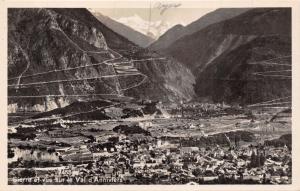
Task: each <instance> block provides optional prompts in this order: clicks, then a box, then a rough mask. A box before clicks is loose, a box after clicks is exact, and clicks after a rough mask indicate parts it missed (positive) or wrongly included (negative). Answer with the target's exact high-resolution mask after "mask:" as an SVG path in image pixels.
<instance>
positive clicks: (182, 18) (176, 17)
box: [94, 5, 215, 26]
mask: <svg viewBox="0 0 300 191" xmlns="http://www.w3.org/2000/svg"><path fill="white" fill-rule="evenodd" d="M174 6H176V5H174ZM149 7H150V6H149ZM162 9H163V8H162V7H160V6H159V5H152V8H151V9H149V8H94V10H95V11H97V12H100V13H101V14H103V15H105V16H108V17H110V18H113V19H115V20H119V19H120V18H126V17H132V16H134V15H138V16H139V17H141V18H142V19H143V20H146V21H149V20H150V21H151V22H154V21H164V22H169V23H171V26H173V25H176V24H183V25H187V24H189V23H191V22H193V21H195V20H197V19H199V18H200V17H201V16H203V15H205V14H207V13H209V12H211V11H214V10H215V9H212V8H181V7H180V6H178V7H171V8H169V9H167V10H165V11H163V12H162ZM150 10H151V11H150Z"/></svg>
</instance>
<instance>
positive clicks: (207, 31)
mask: <svg viewBox="0 0 300 191" xmlns="http://www.w3.org/2000/svg"><path fill="white" fill-rule="evenodd" d="M164 53H165V54H167V55H169V56H171V57H173V58H174V59H176V60H177V61H179V62H181V63H183V64H185V65H186V66H187V67H189V68H190V69H191V71H193V73H194V75H195V77H196V79H197V80H196V85H195V91H196V93H197V96H198V97H210V98H211V99H212V100H214V101H227V102H238V103H245V104H249V103H255V102H259V101H266V100H267V101H268V100H271V99H275V98H281V97H285V96H287V95H290V93H291V79H290V78H291V77H290V76H291V75H290V72H291V58H288V57H289V56H291V9H290V8H257V9H251V10H249V11H247V12H245V13H243V14H241V15H239V16H236V17H234V18H232V19H228V20H225V21H222V22H219V23H215V24H212V25H210V26H208V27H206V28H204V29H202V30H200V31H198V32H195V33H193V34H191V35H188V36H184V37H183V38H181V39H179V40H177V41H176V42H175V43H173V44H172V45H171V46H169V47H168V48H167V49H165V50H164ZM282 56H283V57H284V59H283V60H281V59H280V58H281V57H282ZM285 57H287V58H288V59H287V60H285ZM268 59H275V60H274V61H270V63H269V62H268V63H267V64H265V63H264V62H265V61H264V60H268ZM276 59H278V60H276ZM253 61H260V62H262V63H260V64H257V65H251V64H250V63H251V62H253ZM276 63H281V64H283V65H280V64H279V65H278V64H277V65H276ZM254 66H255V67H254ZM271 66H273V67H271ZM277 70H279V71H277ZM282 70H284V71H282ZM265 72H267V73H268V75H266V73H265ZM253 73H254V74H255V75H252V74H253ZM262 74H263V75H262ZM282 75H283V76H285V77H281V76H282ZM248 88H250V89H248ZM261 89H263V90H264V91H261Z"/></svg>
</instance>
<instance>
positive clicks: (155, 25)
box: [115, 14, 184, 39]
mask: <svg viewBox="0 0 300 191" xmlns="http://www.w3.org/2000/svg"><path fill="white" fill-rule="evenodd" d="M115 20H116V21H118V22H120V23H122V24H124V25H127V26H129V27H131V28H133V29H134V30H136V31H138V32H140V33H142V34H144V35H147V36H149V37H151V38H153V39H158V38H159V37H160V36H161V35H162V34H164V33H165V32H166V31H167V30H169V29H170V28H171V27H173V26H174V25H175V23H170V22H166V21H162V20H159V21H151V22H149V21H146V20H144V19H142V18H141V17H140V16H139V15H137V14H135V15H133V16H130V17H122V18H119V19H115ZM176 24H177V23H176ZM182 25H184V24H182Z"/></svg>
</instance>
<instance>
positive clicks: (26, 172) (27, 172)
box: [20, 169, 36, 178]
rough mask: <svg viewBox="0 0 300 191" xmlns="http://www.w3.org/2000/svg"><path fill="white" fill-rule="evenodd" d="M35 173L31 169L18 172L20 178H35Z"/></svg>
mask: <svg viewBox="0 0 300 191" xmlns="http://www.w3.org/2000/svg"><path fill="white" fill-rule="evenodd" d="M35 176H36V173H35V171H34V170H33V169H25V170H22V171H21V172H20V177H21V178H29V177H35Z"/></svg>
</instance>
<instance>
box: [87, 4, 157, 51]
mask: <svg viewBox="0 0 300 191" xmlns="http://www.w3.org/2000/svg"><path fill="white" fill-rule="evenodd" d="M89 11H90V12H91V13H92V14H93V15H94V16H95V17H96V18H97V19H98V20H99V21H100V22H101V23H103V24H104V25H106V26H107V27H108V28H110V29H112V30H113V31H115V32H116V33H118V34H120V35H121V36H124V37H126V38H127V39H128V40H130V41H131V42H133V43H135V44H137V45H139V46H141V47H147V46H148V45H149V44H151V43H152V42H153V41H154V39H152V38H151V37H149V36H147V35H144V34H142V33H140V32H138V31H136V30H134V29H132V28H130V27H128V26H126V25H124V24H122V23H119V22H117V21H115V20H113V19H111V18H109V17H107V16H104V15H102V14H101V13H99V12H96V11H93V10H92V9H89Z"/></svg>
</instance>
